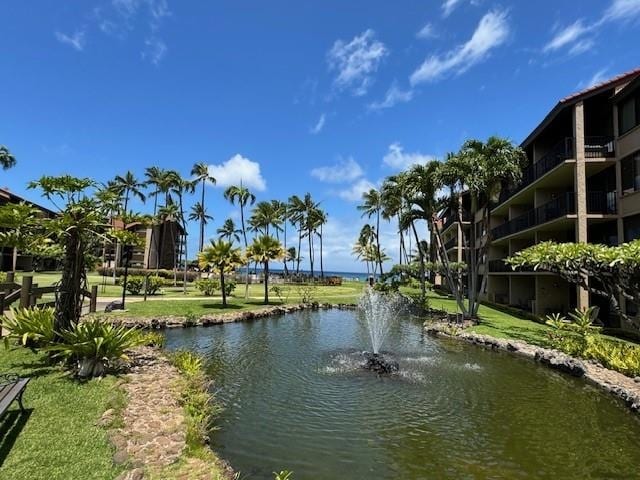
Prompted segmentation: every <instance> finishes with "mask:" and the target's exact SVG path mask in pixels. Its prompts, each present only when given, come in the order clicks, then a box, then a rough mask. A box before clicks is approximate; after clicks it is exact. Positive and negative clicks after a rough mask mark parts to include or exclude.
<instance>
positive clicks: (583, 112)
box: [440, 69, 640, 326]
mask: <svg viewBox="0 0 640 480" xmlns="http://www.w3.org/2000/svg"><path fill="white" fill-rule="evenodd" d="M521 147H522V149H523V150H524V151H525V152H526V155H527V159H528V165H527V166H526V167H525V168H524V170H523V174H522V181H521V182H519V183H518V184H517V185H503V188H502V192H501V195H500V198H499V200H498V201H497V203H496V204H494V205H492V206H491V224H490V229H491V245H490V248H489V251H488V269H489V271H488V277H487V285H486V291H485V292H482V294H483V296H484V298H485V299H486V300H489V301H491V302H495V303H501V304H507V305H510V306H512V307H516V308H519V309H521V310H526V311H529V312H531V313H533V314H536V315H545V314H548V313H552V312H567V311H570V310H572V309H573V308H576V307H578V308H582V307H587V306H589V305H597V306H599V307H600V318H601V320H602V321H604V322H605V324H609V325H611V326H616V325H617V319H616V316H615V315H614V312H611V311H610V306H609V302H608V301H607V300H606V299H605V298H603V297H599V296H597V295H593V294H590V293H589V292H588V291H587V290H585V289H583V288H579V287H576V286H575V285H573V284H568V283H567V282H566V281H564V280H563V279H561V278H560V277H558V276H557V275H554V274H551V273H549V272H541V271H536V272H534V271H515V272H514V271H513V270H512V268H511V267H510V266H509V265H507V264H505V263H504V259H505V258H506V257H508V256H510V255H513V254H514V253H515V252H517V251H519V250H521V249H524V248H526V247H528V246H531V245H534V244H536V243H539V242H542V241H546V240H553V241H557V242H591V243H600V244H606V245H617V244H619V243H622V242H627V241H630V240H633V239H636V238H640V69H636V70H634V71H631V72H628V73H626V74H623V75H620V76H618V77H615V78H613V79H611V80H608V81H606V82H603V83H601V84H599V85H596V86H594V87H591V88H588V89H586V90H583V91H581V92H578V93H576V94H573V95H571V96H569V97H566V98H564V99H562V100H560V101H559V102H558V104H557V105H556V106H555V107H554V108H553V109H552V110H551V111H550V112H549V113H548V114H547V116H546V117H545V118H544V119H543V120H542V122H540V124H539V125H538V126H536V128H535V129H534V130H533V131H532V132H531V133H530V134H529V135H528V136H527V138H526V139H525V140H524V141H523V142H522V144H521ZM461 201H463V202H464V197H463V199H462V200H461ZM463 207H464V205H463ZM463 211H464V208H463ZM452 213H453V212H448V213H447V211H445V212H443V214H441V217H440V218H441V222H442V230H441V231H442V236H443V238H444V239H445V241H446V242H447V244H446V245H447V251H448V252H451V255H450V256H449V258H450V260H458V259H460V258H463V256H464V255H463V253H464V246H463V245H461V242H460V240H461V238H462V237H461V231H462V229H464V228H472V227H471V221H470V220H471V219H470V218H469V222H463V224H462V225H459V224H458V222H457V220H456V218H455V216H454V215H452ZM476 220H479V219H476ZM475 227H476V228H478V230H479V227H480V224H479V223H478V224H476V225H475ZM478 230H477V232H478V233H479V234H482V233H484V232H479V231H478ZM480 273H481V274H484V273H485V272H482V271H481V272H480ZM623 308H625V309H626V310H627V313H632V314H633V313H636V312H637V310H636V306H635V305H632V304H628V303H627V304H624V305H623Z"/></svg>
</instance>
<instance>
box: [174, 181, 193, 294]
mask: <svg viewBox="0 0 640 480" xmlns="http://www.w3.org/2000/svg"><path fill="white" fill-rule="evenodd" d="M172 175H173V179H174V183H173V187H172V192H173V193H175V194H176V196H177V197H178V205H179V207H180V218H179V220H180V224H181V227H182V236H181V237H180V239H181V243H182V247H183V248H181V249H180V259H179V262H182V255H183V251H184V271H183V285H182V291H183V293H184V294H185V295H186V294H187V263H188V261H187V260H188V256H187V252H188V251H187V219H186V217H185V214H184V195H185V194H192V193H193V192H195V188H196V184H195V182H193V181H191V180H187V179H184V178H182V177H181V176H180V174H179V173H178V172H175V171H172ZM173 272H174V274H173V281H174V285H175V284H176V283H177V282H176V265H175V264H174V266H173Z"/></svg>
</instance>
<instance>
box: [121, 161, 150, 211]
mask: <svg viewBox="0 0 640 480" xmlns="http://www.w3.org/2000/svg"><path fill="white" fill-rule="evenodd" d="M115 185H116V187H117V188H120V189H121V190H122V192H123V194H124V205H123V208H122V211H123V213H124V214H126V213H127V207H128V206H129V197H130V196H134V197H138V198H139V199H140V201H142V202H144V201H145V200H146V197H145V195H144V193H142V188H144V187H145V186H146V184H145V183H144V182H140V181H138V179H137V178H136V177H135V176H134V175H133V173H131V171H130V170H129V171H127V173H125V174H124V176H121V175H117V176H116V178H115Z"/></svg>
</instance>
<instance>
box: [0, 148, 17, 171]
mask: <svg viewBox="0 0 640 480" xmlns="http://www.w3.org/2000/svg"><path fill="white" fill-rule="evenodd" d="M0 165H2V169H3V170H9V169H10V168H12V167H14V166H15V165H16V157H14V156H13V155H12V154H11V152H10V151H9V149H8V148H7V147H5V146H4V145H0Z"/></svg>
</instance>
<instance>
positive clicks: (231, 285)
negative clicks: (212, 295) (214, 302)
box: [224, 280, 236, 297]
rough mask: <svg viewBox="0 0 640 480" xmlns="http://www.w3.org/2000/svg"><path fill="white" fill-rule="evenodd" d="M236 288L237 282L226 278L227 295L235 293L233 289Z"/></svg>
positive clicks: (225, 291) (225, 290) (225, 288)
mask: <svg viewBox="0 0 640 480" xmlns="http://www.w3.org/2000/svg"><path fill="white" fill-rule="evenodd" d="M235 289H236V282H235V281H234V280H226V281H225V282H224V294H225V295H226V296H227V297H230V296H232V295H233V291H234V290H235Z"/></svg>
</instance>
